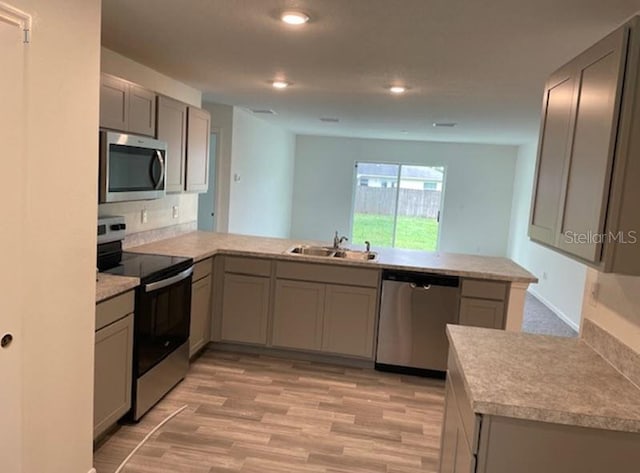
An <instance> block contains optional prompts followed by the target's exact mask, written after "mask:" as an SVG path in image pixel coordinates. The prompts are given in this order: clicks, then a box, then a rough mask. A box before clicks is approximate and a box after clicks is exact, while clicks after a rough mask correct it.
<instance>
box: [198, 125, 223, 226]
mask: <svg viewBox="0 0 640 473" xmlns="http://www.w3.org/2000/svg"><path fill="white" fill-rule="evenodd" d="M219 133H220V132H219V130H212V131H211V140H210V145H209V188H208V189H207V192H205V193H204V194H200V195H199V196H198V230H200V231H204V232H214V231H215V230H216V219H215V208H216V185H215V184H216V166H217V164H218V142H219Z"/></svg>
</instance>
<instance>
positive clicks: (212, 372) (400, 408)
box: [94, 350, 444, 473]
mask: <svg viewBox="0 0 640 473" xmlns="http://www.w3.org/2000/svg"><path fill="white" fill-rule="evenodd" d="M185 404H187V405H188V406H189V407H188V408H187V409H186V410H185V411H183V412H182V413H181V414H179V415H178V416H177V417H176V418H174V419H173V420H171V421H170V422H169V423H168V424H166V425H165V426H164V427H163V428H162V429H161V430H160V431H159V432H157V433H156V434H155V435H154V436H153V437H152V438H151V439H150V440H149V441H148V442H147V443H146V444H145V446H144V447H143V448H142V449H140V450H139V451H138V453H137V454H136V455H135V456H134V457H133V459H132V460H131V461H130V462H129V464H128V465H127V467H126V468H125V469H124V471H125V472H127V473H133V472H135V473H143V472H144V473H147V472H162V473H163V472H173V473H175V472H193V473H217V472H227V473H228V472H247V473H248V472H252V473H268V472H273V473H285V472H296V473H307V472H308V473H346V472H349V473H361V472H362V473H364V472H367V473H370V472H382V473H418V472H436V471H437V469H438V455H439V445H440V429H441V425H442V413H443V406H444V383H443V382H442V381H439V380H431V379H424V378H415V377H410V376H401V375H395V374H387V373H380V372H377V371H374V370H370V369H358V368H346V367H342V366H336V365H331V364H324V363H316V362H304V361H294V360H286V359H281V358H273V357H267V356H258V355H247V354H237V353H226V352H218V351H213V350H209V351H206V352H205V353H204V354H203V355H202V356H201V357H200V358H199V359H198V360H197V361H196V362H195V363H193V364H192V366H191V369H190V371H189V374H188V376H187V377H186V379H185V380H184V381H183V382H182V383H181V384H180V385H178V386H177V387H176V388H175V389H174V390H173V391H172V392H171V393H170V394H169V395H167V396H166V397H165V399H163V400H162V401H161V402H160V403H159V404H158V405H157V406H156V407H155V408H154V409H153V410H152V411H150V412H149V413H148V414H147V415H146V416H145V417H144V418H143V419H142V421H141V422H140V423H139V424H138V425H131V426H123V427H121V428H120V429H119V430H117V431H116V432H115V433H114V434H113V435H112V436H110V437H109V438H108V439H107V440H106V441H105V442H104V443H102V444H101V445H100V447H99V448H98V449H97V450H96V452H95V458H94V465H95V467H96V469H97V470H98V473H113V472H114V471H115V469H116V468H117V466H118V464H119V463H120V462H121V461H122V460H123V459H124V458H125V457H126V455H128V453H129V452H130V451H131V450H132V449H133V448H134V447H135V445H136V444H137V443H138V442H139V441H140V440H141V439H142V438H143V437H144V436H145V435H146V433H147V432H148V431H149V430H151V429H152V428H153V427H154V426H155V425H156V424H158V423H159V422H160V421H161V420H162V419H163V418H164V417H165V416H167V415H168V414H169V413H171V412H173V411H175V410H176V409H177V408H179V407H181V406H183V405H185Z"/></svg>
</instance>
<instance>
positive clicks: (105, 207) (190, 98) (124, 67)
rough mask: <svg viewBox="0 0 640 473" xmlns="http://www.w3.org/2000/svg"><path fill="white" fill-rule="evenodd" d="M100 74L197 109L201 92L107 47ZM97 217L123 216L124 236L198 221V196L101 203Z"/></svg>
mask: <svg viewBox="0 0 640 473" xmlns="http://www.w3.org/2000/svg"><path fill="white" fill-rule="evenodd" d="M101 53H102V54H101V58H100V64H101V71H102V72H105V73H107V74H112V75H114V76H118V77H122V78H123V79H126V80H129V81H131V82H135V83H136V84H139V85H141V86H143V87H145V88H147V89H149V90H153V91H154V92H158V93H161V94H163V95H166V96H168V97H172V98H174V99H176V100H180V101H182V102H184V103H187V104H189V105H193V106H195V107H200V106H201V102H202V93H201V92H200V91H199V90H197V89H194V88H193V87H190V86H188V85H186V84H183V83H182V82H179V81H177V80H175V79H172V78H171V77H168V76H166V75H164V74H161V73H160V72H158V71H155V70H153V69H151V68H150V67H147V66H145V65H144V64H140V63H138V62H136V61H133V60H132V59H129V58H127V57H125V56H123V55H121V54H118V53H116V52H114V51H111V50H109V49H107V48H102V50H101ZM173 206H177V207H178V214H179V216H178V218H175V219H174V218H173ZM143 209H144V210H147V222H146V223H142V220H141V212H142V210H143ZM99 213H100V215H123V216H124V217H125V222H126V224H127V232H128V233H137V232H141V231H147V230H154V229H157V228H162V227H168V226H170V225H177V224H182V223H188V222H194V221H196V220H197V219H198V194H169V195H168V196H167V197H166V198H164V199H158V200H150V201H140V202H120V203H114V204H101V205H100V206H99Z"/></svg>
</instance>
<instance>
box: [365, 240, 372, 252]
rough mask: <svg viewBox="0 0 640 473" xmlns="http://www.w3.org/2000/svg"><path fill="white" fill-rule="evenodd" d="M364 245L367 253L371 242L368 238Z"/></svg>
mask: <svg viewBox="0 0 640 473" xmlns="http://www.w3.org/2000/svg"><path fill="white" fill-rule="evenodd" d="M364 245H365V248H366V249H367V253H369V252H370V251H371V242H370V241H368V240H365V242H364Z"/></svg>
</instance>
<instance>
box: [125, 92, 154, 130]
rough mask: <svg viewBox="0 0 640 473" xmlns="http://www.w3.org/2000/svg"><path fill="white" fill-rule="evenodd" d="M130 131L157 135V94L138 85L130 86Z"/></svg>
mask: <svg viewBox="0 0 640 473" xmlns="http://www.w3.org/2000/svg"><path fill="white" fill-rule="evenodd" d="M129 132H131V133H135V134H136V135H147V136H156V94H154V93H153V92H151V91H149V90H147V89H143V88H142V87H138V86H137V85H131V86H130V87H129Z"/></svg>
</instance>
